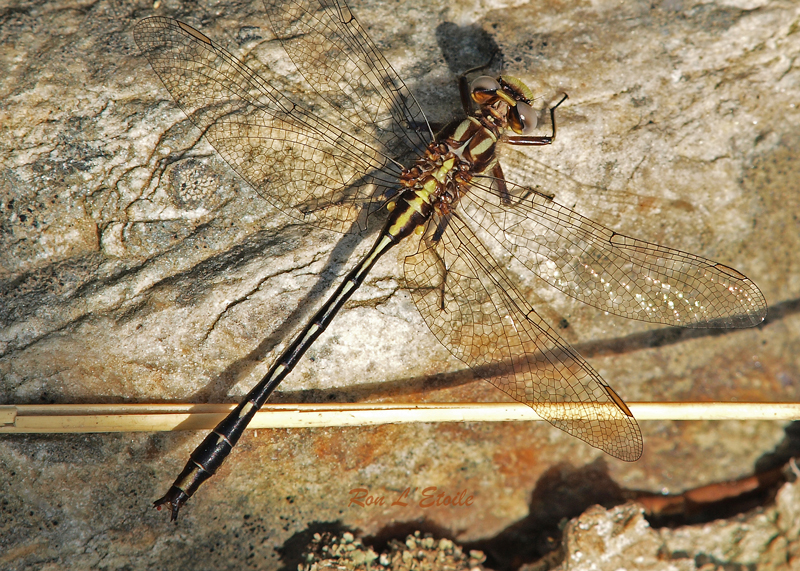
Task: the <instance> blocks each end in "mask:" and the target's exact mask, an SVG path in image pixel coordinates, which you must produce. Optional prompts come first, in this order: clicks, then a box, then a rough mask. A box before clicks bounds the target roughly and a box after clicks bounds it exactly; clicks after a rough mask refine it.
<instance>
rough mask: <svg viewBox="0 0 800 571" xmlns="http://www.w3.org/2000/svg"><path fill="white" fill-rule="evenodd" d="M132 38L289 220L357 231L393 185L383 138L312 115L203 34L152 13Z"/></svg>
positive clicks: (178, 98) (181, 102) (215, 141)
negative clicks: (359, 134) (354, 133)
mask: <svg viewBox="0 0 800 571" xmlns="http://www.w3.org/2000/svg"><path fill="white" fill-rule="evenodd" d="M134 38H135V40H136V43H137V44H138V45H139V47H140V48H141V49H142V50H143V51H144V52H145V55H146V56H147V59H148V60H149V61H150V64H151V65H152V67H153V69H154V70H155V72H156V73H157V74H158V76H159V77H160V78H161V80H162V81H163V83H164V85H165V86H166V88H167V90H168V91H169V92H170V94H171V95H172V97H173V98H174V99H175V102H176V103H177V104H178V106H179V107H181V109H183V111H184V112H185V113H186V114H187V116H188V117H189V118H190V119H191V120H192V122H194V123H195V125H197V126H198V127H199V128H200V129H201V130H202V131H203V132H204V133H205V134H206V137H207V138H208V140H209V142H210V143H211V145H212V146H213V147H214V148H215V149H216V150H217V151H218V152H219V154H220V155H221V156H222V157H223V158H224V159H225V160H226V161H227V162H228V164H230V165H231V167H232V168H233V169H234V170H235V171H236V172H237V173H238V174H239V175H240V176H241V177H242V178H243V179H244V180H246V181H247V182H248V183H249V184H250V185H251V186H252V187H253V188H255V189H256V190H257V191H258V192H259V193H260V194H261V195H262V196H263V197H264V198H265V199H267V200H268V201H269V202H271V203H272V204H274V205H275V206H276V207H278V208H280V209H281V210H282V211H284V212H285V213H287V214H289V215H290V216H294V217H299V218H301V219H303V220H304V221H307V222H310V223H313V224H316V225H318V226H321V227H324V228H329V229H331V230H336V231H339V232H347V231H351V230H359V229H361V228H363V227H364V226H365V224H366V218H367V216H368V215H369V214H370V213H371V212H373V211H374V210H376V209H378V208H379V207H380V205H381V204H382V201H383V198H384V197H385V195H386V194H391V193H392V192H393V189H394V188H395V187H396V186H397V176H398V174H399V172H400V170H399V167H398V166H396V164H395V163H394V162H393V161H391V160H390V159H389V158H388V157H387V155H386V154H385V153H384V152H383V151H382V149H381V144H380V142H379V141H377V140H372V141H370V140H367V141H364V140H362V139H360V138H356V137H354V136H352V135H350V134H349V133H347V132H345V131H343V130H342V129H340V128H338V127H336V126H334V125H332V124H330V123H328V122H326V121H324V120H322V119H320V118H318V117H317V116H316V115H314V114H313V113H311V112H310V111H308V110H306V109H305V108H303V107H302V106H300V105H298V104H296V103H295V102H293V101H292V100H291V99H290V98H288V97H286V96H285V95H284V94H283V93H281V92H280V91H279V90H277V89H275V88H273V87H272V86H271V85H270V84H269V82H268V81H267V80H265V79H264V78H262V77H259V76H258V75H256V74H255V73H253V72H252V71H251V70H250V69H249V68H248V67H247V66H245V65H244V64H243V63H241V62H240V61H239V60H237V59H236V58H235V57H234V56H233V55H231V54H230V53H228V52H227V51H226V50H224V49H222V48H221V47H219V46H217V45H216V44H214V43H213V42H211V40H209V39H208V38H207V37H206V36H204V35H203V34H202V33H200V32H199V31H197V30H195V29H193V28H191V27H190V26H188V25H186V24H184V23H182V22H179V21H177V20H172V19H168V18H148V19H146V20H142V21H141V22H139V23H138V24H137V25H136V27H135V28H134ZM354 221H358V223H357V224H355V225H354V224H353V222H354Z"/></svg>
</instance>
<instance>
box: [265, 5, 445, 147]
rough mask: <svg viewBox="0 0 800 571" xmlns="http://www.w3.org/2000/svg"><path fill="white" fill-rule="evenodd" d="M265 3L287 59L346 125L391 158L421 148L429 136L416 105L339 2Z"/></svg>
mask: <svg viewBox="0 0 800 571" xmlns="http://www.w3.org/2000/svg"><path fill="white" fill-rule="evenodd" d="M264 5H265V7H266V10H267V17H268V18H269V20H270V23H271V24H272V29H273V32H274V33H275V35H276V36H277V37H278V38H279V39H280V40H281V44H282V45H283V48H284V49H285V50H286V53H287V54H289V58H290V59H291V60H292V62H293V63H294V64H295V66H297V68H298V70H299V71H300V73H301V74H302V75H303V77H305V78H306V80H307V81H308V83H309V84H310V85H311V86H312V87H313V88H314V90H315V91H316V92H317V93H319V94H320V95H321V96H322V97H323V98H324V99H325V100H326V101H327V102H328V103H329V104H330V106H331V107H332V108H333V109H336V110H337V111H338V112H339V114H340V115H341V116H342V117H343V118H344V120H345V121H346V122H347V123H348V124H349V125H351V126H352V127H349V128H348V127H344V128H345V130H348V131H350V132H351V133H353V134H354V135H356V136H360V133H362V132H368V133H371V134H372V136H374V137H376V138H377V139H378V140H380V141H381V142H382V143H383V144H384V145H385V146H386V148H387V149H388V152H389V153H390V156H392V157H399V156H401V155H403V154H404V153H406V152H409V151H413V152H414V155H415V156H418V155H420V154H421V153H422V152H423V151H424V150H425V148H426V147H427V145H428V143H429V142H430V141H431V140H432V138H433V135H432V133H431V131H430V127H429V126H428V123H427V120H426V119H425V115H424V114H423V112H422V110H421V108H420V106H419V104H418V103H417V101H416V99H414V96H413V95H411V93H410V92H409V90H408V88H407V87H406V85H405V84H404V83H403V80H402V79H400V77H399V76H398V75H397V72H395V70H394V69H393V68H392V66H391V65H390V64H389V62H388V61H386V58H384V57H383V55H382V54H381V52H380V50H378V48H377V47H376V46H375V44H373V43H372V40H371V39H370V38H369V36H368V35H367V33H366V32H365V31H364V29H363V28H362V27H361V25H360V24H359V23H358V20H356V18H355V16H354V15H353V14H352V13H351V12H350V9H349V8H348V7H347V5H346V4H345V3H344V2H339V1H337V0H290V1H273V0H265V1H264ZM351 129H355V130H351Z"/></svg>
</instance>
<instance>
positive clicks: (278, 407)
mask: <svg viewBox="0 0 800 571" xmlns="http://www.w3.org/2000/svg"><path fill="white" fill-rule="evenodd" d="M235 406H236V405H234V404H122V405H105V404H103V405H97V404H83V405H67V404H55V405H7V406H0V433H6V434H8V433H68V432H161V431H170V430H208V429H211V428H214V426H216V424H217V423H218V422H219V421H220V420H222V419H223V418H224V417H225V415H226V414H227V413H228V412H230V411H231V410H232V409H233V408H234V407H235ZM538 406H542V407H551V408H553V412H554V413H558V414H560V415H561V416H564V417H569V418H580V416H581V414H586V411H587V407H593V408H592V410H593V412H594V414H600V415H601V416H603V410H602V409H603V407H605V406H610V405H601V404H595V405H586V404H582V403H579V404H574V405H571V404H569V403H567V404H560V405H553V404H543V405H538ZM628 406H629V407H630V409H631V412H632V413H633V415H634V417H636V418H637V419H638V420H640V421H642V420H798V419H800V403H726V402H681V403H656V402H640V403H628ZM530 420H541V419H540V418H539V416H537V414H536V413H535V412H533V410H532V409H531V408H530V407H528V406H526V405H524V404H519V403H428V404H414V403H398V404H376V403H366V404H268V405H265V406H264V407H263V408H262V409H261V411H260V412H259V413H257V414H256V416H255V418H254V419H253V421H252V422H251V423H250V428H304V427H318V426H367V425H374V424H396V423H408V422H508V421H530Z"/></svg>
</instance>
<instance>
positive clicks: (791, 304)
mask: <svg viewBox="0 0 800 571" xmlns="http://www.w3.org/2000/svg"><path fill="white" fill-rule="evenodd" d="M797 313H800V298H796V299H791V300H787V301H783V302H780V303H776V304H774V305H771V306H770V308H769V315H768V316H767V318H766V319H765V320H764V322H763V323H762V324H761V325H759V326H758V327H760V328H763V327H767V326H768V325H770V324H772V323H776V322H779V321H781V320H783V319H784V318H787V317H790V316H792V315H794V314H797ZM737 331H740V330H738V329H706V328H702V329H689V328H682V327H660V328H657V329H651V330H649V331H642V332H640V333H633V334H631V335H625V336H622V337H613V338H610V339H601V340H597V341H587V342H584V343H575V344H573V345H572V347H573V348H574V349H576V350H577V351H578V353H580V354H581V355H582V356H583V357H585V358H593V357H599V356H607V355H617V354H626V353H632V352H634V351H640V350H644V349H652V348H655V347H663V346H669V345H675V344H677V343H683V342H686V341H690V340H692V339H701V338H704V337H717V336H720V335H733V334H736V332H737ZM508 364H511V363H510V362H509V363H508ZM492 369H494V367H484V368H482V367H473V368H471V369H466V368H465V369H462V370H458V371H452V372H447V373H439V374H436V375H429V376H425V377H404V378H401V379H397V380H392V381H383V382H380V383H362V384H357V385H350V386H348V387H347V388H346V390H340V389H336V388H332V389H328V390H318V389H313V390H303V391H283V392H281V393H279V394H276V395H274V397H273V401H274V402H276V403H278V402H280V403H323V402H332V401H337V402H364V401H369V400H372V399H389V398H402V397H403V396H404V395H421V394H425V393H427V392H429V391H435V390H444V389H451V388H455V387H459V386H462V385H466V384H469V383H472V382H474V381H476V380H478V379H485V378H487V377H489V376H491V373H492Z"/></svg>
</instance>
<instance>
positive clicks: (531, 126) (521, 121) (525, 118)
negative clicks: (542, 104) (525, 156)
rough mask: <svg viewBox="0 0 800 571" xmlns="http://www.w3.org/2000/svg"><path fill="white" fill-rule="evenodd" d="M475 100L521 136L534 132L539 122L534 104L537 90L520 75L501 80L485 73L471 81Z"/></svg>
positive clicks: (471, 89)
mask: <svg viewBox="0 0 800 571" xmlns="http://www.w3.org/2000/svg"><path fill="white" fill-rule="evenodd" d="M470 93H471V95H472V99H473V101H475V103H477V104H478V105H479V106H480V108H481V110H483V111H484V112H488V113H490V114H491V115H492V116H494V117H496V118H497V119H500V120H501V121H502V122H503V123H504V124H506V125H508V126H509V127H511V129H512V130H513V131H514V132H515V133H516V134H518V135H531V134H532V133H533V131H534V130H535V129H536V125H537V124H538V117H537V115H536V111H534V109H533V107H532V106H531V102H532V101H533V92H532V91H531V90H530V89H529V88H528V86H527V85H525V84H524V83H522V81H521V80H520V79H518V78H516V77H512V76H505V77H498V78H497V79H495V78H493V77H490V76H488V75H482V76H480V77H478V78H477V79H475V80H474V81H473V82H472V83H471V84H470Z"/></svg>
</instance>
